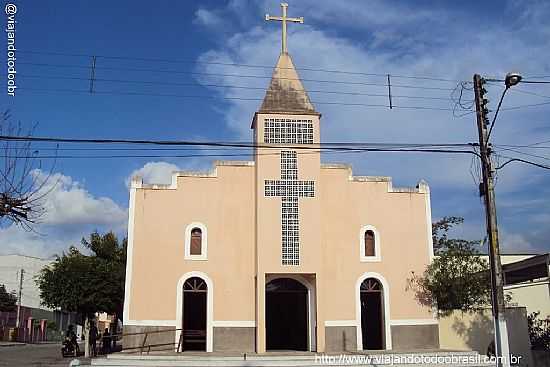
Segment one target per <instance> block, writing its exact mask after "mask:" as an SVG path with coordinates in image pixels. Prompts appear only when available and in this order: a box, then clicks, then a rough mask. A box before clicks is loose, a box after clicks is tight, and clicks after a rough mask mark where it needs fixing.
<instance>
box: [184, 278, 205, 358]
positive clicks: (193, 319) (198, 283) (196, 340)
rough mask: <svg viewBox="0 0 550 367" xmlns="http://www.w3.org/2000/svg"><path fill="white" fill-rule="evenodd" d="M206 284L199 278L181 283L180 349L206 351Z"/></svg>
mask: <svg viewBox="0 0 550 367" xmlns="http://www.w3.org/2000/svg"><path fill="white" fill-rule="evenodd" d="M207 294H208V286H207V285H206V282H205V281H204V280H203V279H201V278H199V277H193V278H189V279H187V280H186V281H185V283H184V284H183V310H182V312H183V317H182V326H181V327H182V349H183V350H184V351H186V350H202V351H206V313H207V310H206V305H207Z"/></svg>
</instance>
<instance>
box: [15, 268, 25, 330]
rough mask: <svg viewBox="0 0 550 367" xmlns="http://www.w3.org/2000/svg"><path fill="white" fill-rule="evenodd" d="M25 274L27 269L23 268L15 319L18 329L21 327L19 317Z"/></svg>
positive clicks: (20, 276)
mask: <svg viewBox="0 0 550 367" xmlns="http://www.w3.org/2000/svg"><path fill="white" fill-rule="evenodd" d="M23 274H25V270H24V269H21V274H20V275H19V297H18V298H17V320H15V327H16V328H17V329H19V326H20V322H19V319H20V318H21V291H22V290H23Z"/></svg>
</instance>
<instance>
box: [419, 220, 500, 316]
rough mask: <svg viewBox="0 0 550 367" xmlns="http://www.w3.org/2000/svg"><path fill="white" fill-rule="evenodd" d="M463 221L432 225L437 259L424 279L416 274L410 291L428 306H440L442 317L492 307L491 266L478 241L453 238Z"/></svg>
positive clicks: (442, 221) (423, 275) (425, 273)
mask: <svg viewBox="0 0 550 367" xmlns="http://www.w3.org/2000/svg"><path fill="white" fill-rule="evenodd" d="M462 222H463V218H459V217H444V218H443V219H441V220H440V221H438V222H436V223H434V224H433V225H432V228H433V242H434V251H435V253H436V255H437V257H435V258H434V260H433V261H432V263H431V264H429V265H428V266H427V267H426V270H425V271H424V273H423V274H422V275H416V274H414V273H413V274H412V277H411V278H410V279H409V288H410V289H413V290H414V291H415V292H416V298H417V300H418V301H419V302H420V303H421V304H424V305H427V306H433V305H437V308H438V310H439V313H440V314H441V315H447V314H449V313H451V312H452V311H453V310H462V311H472V310H475V309H479V308H481V307H484V306H487V305H488V304H490V297H491V293H490V278H489V272H488V269H489V265H488V263H487V261H485V260H484V259H483V258H481V257H480V256H479V255H480V253H479V251H478V250H477V249H476V248H475V245H476V244H477V243H478V242H477V241H468V240H463V239H456V238H449V236H448V232H449V230H450V229H451V228H453V226H456V225H459V224H462Z"/></svg>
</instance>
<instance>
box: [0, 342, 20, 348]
mask: <svg viewBox="0 0 550 367" xmlns="http://www.w3.org/2000/svg"><path fill="white" fill-rule="evenodd" d="M24 345H27V344H26V343H20V342H3V341H0V348H1V347H22V346H24Z"/></svg>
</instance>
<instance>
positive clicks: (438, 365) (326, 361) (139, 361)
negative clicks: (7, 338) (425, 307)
mask: <svg viewBox="0 0 550 367" xmlns="http://www.w3.org/2000/svg"><path fill="white" fill-rule="evenodd" d="M92 365H93V366H102V367H107V366H109V367H114V366H136V367H138V366H144V367H145V366H147V367H151V366H155V367H177V366H196V367H214V366H216V367H217V366H229V367H237V366H259V367H260V366H261V367H263V366H265V367H270V366H281V367H308V366H368V367H374V366H382V365H392V366H398V367H399V366H403V367H405V366H409V367H410V366H427V365H429V366H433V367H443V366H445V367H449V366H451V367H462V366H464V367H465V366H468V367H486V366H493V365H494V363H493V364H491V363H485V362H484V361H483V356H480V355H479V354H478V353H477V352H468V351H465V352H464V351H438V352H427V353H425V352H416V353H372V354H363V353H361V354H359V353H356V354H317V355H316V354H304V355H294V354H284V355H283V354H276V355H270V354H262V355H257V354H252V355H246V359H245V356H244V355H219V354H218V355H210V354H187V353H179V354H168V353H166V354H156V355H141V356H140V355H134V354H127V353H117V354H112V355H109V356H108V357H107V358H95V359H93V360H92Z"/></svg>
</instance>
